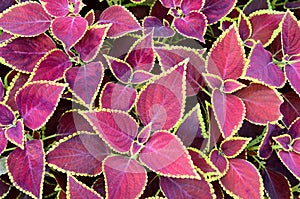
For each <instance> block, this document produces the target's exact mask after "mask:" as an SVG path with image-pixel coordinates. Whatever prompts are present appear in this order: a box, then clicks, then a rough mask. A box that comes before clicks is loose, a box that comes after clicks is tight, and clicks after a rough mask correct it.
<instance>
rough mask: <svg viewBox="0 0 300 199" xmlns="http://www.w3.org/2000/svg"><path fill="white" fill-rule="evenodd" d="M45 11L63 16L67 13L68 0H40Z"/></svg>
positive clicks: (56, 15)
mask: <svg viewBox="0 0 300 199" xmlns="http://www.w3.org/2000/svg"><path fill="white" fill-rule="evenodd" d="M40 1H41V3H42V5H43V7H44V8H45V10H46V12H48V13H49V14H50V15H51V16H54V17H64V16H66V15H67V14H68V13H69V1H68V0H56V1H53V0H40Z"/></svg>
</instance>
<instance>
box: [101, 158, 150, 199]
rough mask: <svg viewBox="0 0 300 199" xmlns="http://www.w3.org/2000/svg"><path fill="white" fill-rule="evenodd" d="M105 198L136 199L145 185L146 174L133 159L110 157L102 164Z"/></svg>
mask: <svg viewBox="0 0 300 199" xmlns="http://www.w3.org/2000/svg"><path fill="white" fill-rule="evenodd" d="M103 169H104V175H105V182H106V197H107V198H111V199H119V198H126V199H127V198H128V199H134V198H138V197H139V196H140V195H141V194H142V192H143V190H144V188H145V186H146V183H147V173H146V170H145V168H144V167H142V166H141V165H140V164H139V162H138V161H136V160H135V159H131V158H127V157H122V156H110V157H108V158H107V159H105V161H104V162H103Z"/></svg>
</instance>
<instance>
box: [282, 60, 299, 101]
mask: <svg viewBox="0 0 300 199" xmlns="http://www.w3.org/2000/svg"><path fill="white" fill-rule="evenodd" d="M284 69H285V74H286V77H287V79H288V80H289V83H290V85H291V86H292V88H293V89H294V90H295V91H296V92H297V94H298V95H299V96H300V84H299V81H300V62H294V63H293V64H287V65H286V66H285V68H284Z"/></svg>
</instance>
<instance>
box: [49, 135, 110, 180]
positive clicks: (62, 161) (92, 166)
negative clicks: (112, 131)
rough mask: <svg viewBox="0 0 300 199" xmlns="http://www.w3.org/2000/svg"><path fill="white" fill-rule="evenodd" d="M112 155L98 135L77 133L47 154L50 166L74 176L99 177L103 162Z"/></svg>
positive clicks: (61, 141)
mask: <svg viewBox="0 0 300 199" xmlns="http://www.w3.org/2000/svg"><path fill="white" fill-rule="evenodd" d="M109 154H110V151H109V149H108V147H107V146H106V144H105V143H104V142H103V141H102V140H101V138H100V137H99V136H98V135H96V134H90V133H86V132H80V133H79V134H78V133H76V134H74V135H73V136H71V137H66V138H64V139H62V140H60V141H59V143H57V144H56V145H54V146H53V147H52V148H51V149H50V150H49V151H48V152H47V163H48V165H49V166H51V167H53V168H55V169H58V170H59V171H63V172H70V173H72V174H74V175H91V176H94V175H98V174H100V173H101V172H102V166H101V164H102V161H103V160H104V159H105V158H106V157H107V156H108V155H109Z"/></svg>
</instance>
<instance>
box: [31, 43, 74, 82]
mask: <svg viewBox="0 0 300 199" xmlns="http://www.w3.org/2000/svg"><path fill="white" fill-rule="evenodd" d="M71 66H72V62H71V61H70V60H69V57H68V56H67V55H66V54H65V53H64V52H63V51H62V50H59V49H54V50H52V51H50V52H49V53H47V55H46V56H45V57H44V58H42V60H40V61H39V63H38V64H37V66H36V67H37V68H36V69H35V70H34V73H33V74H32V76H31V78H30V79H31V81H37V80H48V81H55V80H59V79H62V78H63V75H64V73H65V71H66V70H67V69H68V68H70V67H71Z"/></svg>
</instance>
